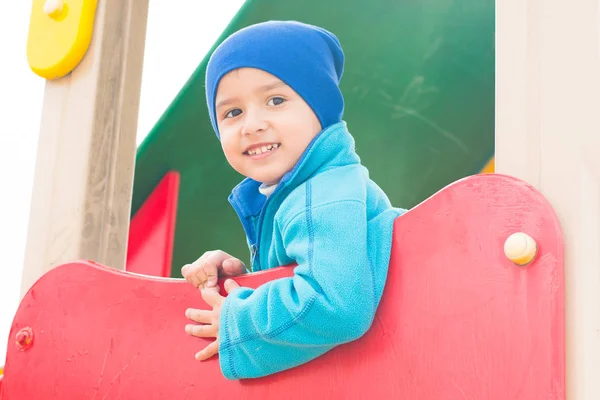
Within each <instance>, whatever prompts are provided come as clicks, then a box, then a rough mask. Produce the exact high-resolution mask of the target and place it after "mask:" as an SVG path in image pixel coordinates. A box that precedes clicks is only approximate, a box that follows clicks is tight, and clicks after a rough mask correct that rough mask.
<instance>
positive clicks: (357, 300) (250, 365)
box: [219, 200, 376, 379]
mask: <svg viewBox="0 0 600 400" xmlns="http://www.w3.org/2000/svg"><path fill="white" fill-rule="evenodd" d="M281 232H282V236H283V241H284V245H285V249H286V252H287V253H288V255H289V256H290V257H291V258H292V259H294V260H296V262H297V263H298V266H297V267H296V268H295V270H294V276H293V277H290V278H284V279H278V280H275V281H272V282H269V283H267V284H264V285H262V286H260V287H259V288H257V289H256V290H253V289H249V288H240V289H238V290H236V291H235V292H233V293H231V294H230V295H229V296H228V297H227V299H226V300H225V302H224V303H223V307H222V310H221V317H220V328H219V329H220V331H219V340H220V345H219V361H220V366H221V371H222V372H223V375H224V376H225V377H226V378H227V379H240V378H256V377H261V376H265V375H269V374H272V373H275V372H279V371H283V370H286V369H289V368H292V367H295V366H298V365H300V364H303V363H306V362H308V361H310V360H312V359H314V358H316V357H318V356H320V355H322V354H323V353H325V352H327V351H329V350H330V349H332V348H333V347H335V346H337V345H339V344H342V343H346V342H349V341H352V340H355V339H358V338H359V337H361V336H362V335H363V334H364V333H365V332H366V331H367V330H368V329H369V327H370V326H371V324H372V321H373V317H374V314H375V304H376V301H375V298H374V297H375V290H374V279H373V271H372V270H371V267H370V264H369V260H368V254H367V211H366V208H365V204H364V203H362V202H359V201H354V200H348V201H339V202H336V203H330V204H325V205H321V206H317V207H314V208H312V209H310V210H307V211H306V212H303V213H301V214H299V215H297V216H295V217H293V218H292V219H291V220H290V221H287V222H286V223H285V226H282V227H281Z"/></svg>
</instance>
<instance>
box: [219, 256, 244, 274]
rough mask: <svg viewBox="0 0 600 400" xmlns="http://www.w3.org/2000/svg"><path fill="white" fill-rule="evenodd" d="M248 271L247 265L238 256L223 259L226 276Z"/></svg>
mask: <svg viewBox="0 0 600 400" xmlns="http://www.w3.org/2000/svg"><path fill="white" fill-rule="evenodd" d="M244 272H246V266H245V265H244V263H243V262H241V261H240V260H238V259H237V258H233V257H232V258H228V259H227V260H225V261H223V275H224V276H236V275H241V274H243V273H244Z"/></svg>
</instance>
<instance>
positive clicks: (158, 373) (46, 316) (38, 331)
mask: <svg viewBox="0 0 600 400" xmlns="http://www.w3.org/2000/svg"><path fill="white" fill-rule="evenodd" d="M499 203H500V204H501V206H499V205H498V204H499ZM515 233H522V234H527V235H528V236H529V237H531V238H534V240H535V243H536V244H537V247H538V248H539V252H538V253H537V254H536V257H535V259H534V260H530V263H529V264H528V265H526V266H521V265H519V264H516V263H514V262H512V261H511V260H510V259H509V257H508V256H507V255H505V253H504V248H505V246H504V245H505V243H506V242H507V240H508V242H509V243H510V241H511V240H510V239H509V238H511V235H512V234H515ZM513 247H514V246H513ZM562 253H563V244H562V234H561V231H560V226H559V223H558V220H557V218H556V216H555V214H554V211H553V210H552V208H551V207H550V205H549V204H548V202H547V201H546V200H545V199H544V198H543V196H542V195H541V194H540V193H539V192H538V191H537V190H535V189H534V188H532V187H531V186H529V185H526V184H524V183H523V182H521V181H519V180H517V179H514V178H511V177H506V176H502V175H481V176H476V177H470V178H466V179H464V180H460V181H458V182H456V183H454V184H452V185H450V186H449V187H446V188H444V189H443V190H441V191H440V192H439V193H437V194H435V195H434V196H433V197H431V198H430V199H428V200H426V201H424V202H423V203H421V204H419V205H418V206H417V207H415V208H414V209H412V210H410V211H409V212H408V213H407V214H405V215H403V216H401V217H399V218H398V219H397V220H396V222H395V226H394V241H393V249H392V257H391V260H390V269H389V274H388V283H387V284H386V288H385V292H384V295H383V298H382V302H381V305H380V307H379V309H378V312H377V316H376V318H375V321H374V323H373V326H372V327H371V329H370V330H369V331H368V332H367V334H366V335H365V336H363V337H362V338H361V339H359V340H357V341H354V342H351V343H348V344H345V345H342V346H340V347H338V348H336V349H334V350H332V351H330V352H329V353H327V354H326V355H325V356H323V357H320V358H318V359H316V360H314V361H311V362H309V363H307V364H304V365H302V366H300V367H297V368H294V369H291V370H287V371H284V372H282V373H279V374H276V375H272V376H268V377H265V378H260V379H257V380H253V381H228V380H226V379H225V378H223V376H222V375H221V372H220V369H219V365H218V360H217V359H216V358H213V359H210V360H208V361H207V362H198V361H196V360H194V358H193V355H194V354H195V352H196V351H198V349H199V348H200V347H201V346H204V345H206V344H208V343H209V340H205V339H197V338H193V337H190V336H188V335H187V334H186V333H185V332H184V330H183V326H184V325H185V323H186V319H185V317H184V312H185V310H186V308H188V307H199V308H203V309H208V306H207V305H206V304H205V303H204V302H203V301H202V298H201V296H200V294H199V292H198V291H197V290H195V289H194V288H193V287H192V286H191V285H189V284H188V283H187V282H184V281H182V280H175V279H164V278H152V277H140V276H134V275H130V274H128V273H125V272H120V271H116V270H114V269H110V268H106V267H103V266H98V265H95V264H92V263H89V262H73V263H67V264H65V265H61V266H59V267H57V268H54V269H53V270H51V271H50V272H48V273H47V274H45V275H44V276H43V277H42V278H41V279H40V280H38V282H37V283H36V284H35V285H33V287H32V288H31V289H30V290H29V292H28V293H27V295H26V296H25V297H24V298H23V301H22V302H21V306H20V308H19V310H18V311H17V314H16V316H15V320H14V323H13V327H12V330H11V337H19V334H20V333H26V334H27V335H28V337H31V338H32V340H31V341H30V342H26V341H25V339H23V344H22V345H21V344H20V342H19V343H16V344H12V345H11V347H9V349H8V359H7V360H8V362H7V364H6V380H5V382H4V397H3V398H2V400H5V399H7V400H10V399H17V398H19V399H24V398H26V399H37V398H44V395H48V394H49V393H52V394H53V395H54V396H56V397H57V398H86V399H87V398H90V399H91V398H94V397H95V398H107V399H108V398H110V399H117V398H130V399H133V398H144V399H161V398H165V399H166V398H174V399H183V398H188V397H196V396H201V395H203V394H205V395H208V394H210V396H211V397H214V398H216V399H232V398H243V399H257V400H258V399H265V398H276V397H277V398H279V397H283V398H286V399H300V398H302V399H305V398H333V399H347V398H358V399H364V398H383V399H391V398H401V399H441V398H443V399H463V398H474V399H497V400H504V399H538V398H543V399H559V398H563V396H564V391H565V387H564V358H565V355H564V291H563V289H564V288H563V254H562ZM292 274H293V269H292V267H281V268H277V269H272V270H267V271H264V272H259V273H255V274H249V275H247V276H243V277H238V278H236V280H237V281H238V283H239V284H240V285H243V286H248V287H257V286H258V285H260V284H262V283H264V282H266V281H269V280H273V279H278V278H282V277H287V276H291V275H292ZM221 283H222V282H221ZM222 294H223V295H224V294H225V293H224V291H222ZM357 301H360V299H357ZM125 327H126V328H125ZM531 327H536V329H531ZM324 328H326V327H324ZM55 371H60V372H58V373H57V372H55ZM298 388H302V389H301V390H299V389H298Z"/></svg>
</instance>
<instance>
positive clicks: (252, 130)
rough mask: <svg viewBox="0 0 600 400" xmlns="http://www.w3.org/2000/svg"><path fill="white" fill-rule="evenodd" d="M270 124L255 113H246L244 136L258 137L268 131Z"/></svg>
mask: <svg viewBox="0 0 600 400" xmlns="http://www.w3.org/2000/svg"><path fill="white" fill-rule="evenodd" d="M267 127H268V124H267V121H265V119H264V118H262V117H261V116H260V115H257V114H254V113H246V118H245V120H244V126H243V128H242V135H244V136H248V135H256V134H258V133H261V132H264V131H265V130H267Z"/></svg>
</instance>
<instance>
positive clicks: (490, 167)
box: [480, 157, 495, 174]
mask: <svg viewBox="0 0 600 400" xmlns="http://www.w3.org/2000/svg"><path fill="white" fill-rule="evenodd" d="M494 170H495V161H494V157H492V158H490V161H488V162H487V164H485V167H483V169H482V170H481V172H480V174H493V173H494Z"/></svg>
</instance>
